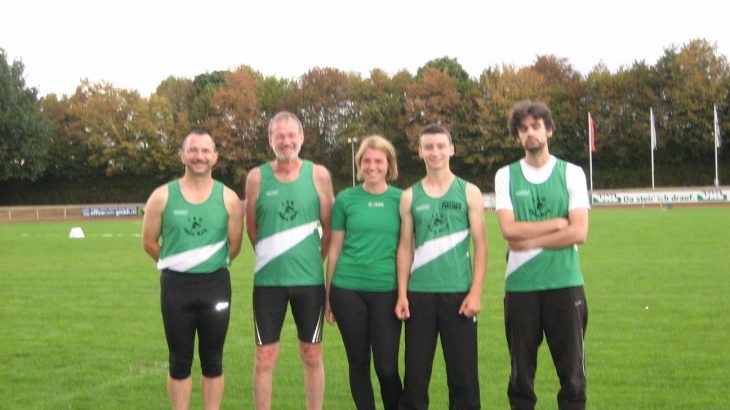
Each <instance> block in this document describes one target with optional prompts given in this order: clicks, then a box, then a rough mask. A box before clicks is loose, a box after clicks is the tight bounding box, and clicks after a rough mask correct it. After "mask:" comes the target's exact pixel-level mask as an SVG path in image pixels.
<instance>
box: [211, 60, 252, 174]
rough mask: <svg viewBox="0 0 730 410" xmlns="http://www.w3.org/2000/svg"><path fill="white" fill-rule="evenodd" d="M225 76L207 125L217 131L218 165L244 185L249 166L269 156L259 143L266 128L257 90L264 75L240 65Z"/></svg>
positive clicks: (214, 133) (212, 102)
mask: <svg viewBox="0 0 730 410" xmlns="http://www.w3.org/2000/svg"><path fill="white" fill-rule="evenodd" d="M225 79H226V84H225V86H221V87H219V88H218V89H217V90H216V91H215V92H214V93H213V95H212V96H211V98H210V108H209V112H210V115H209V116H208V118H207V120H206V124H205V128H206V129H207V130H208V131H209V132H210V133H211V135H215V139H216V142H217V144H218V147H219V148H218V150H219V153H220V154H219V155H220V157H219V160H218V166H219V168H220V169H221V170H222V172H223V174H228V175H231V176H232V177H233V181H234V182H235V183H236V184H237V185H242V184H243V181H244V179H245V177H246V170H247V169H249V168H251V167H253V166H255V165H257V164H258V163H259V162H261V160H262V159H264V158H266V156H263V155H262V154H264V153H263V152H261V150H260V148H261V146H260V145H259V144H257V143H258V142H259V141H260V140H261V139H262V138H261V134H260V133H261V130H262V129H263V125H262V122H263V118H261V116H260V115H259V111H258V107H259V102H258V94H257V89H258V88H259V84H260V82H261V75H260V74H259V73H257V72H255V71H253V70H252V69H251V68H250V67H241V68H239V69H237V70H236V71H233V72H230V73H227V74H226V76H225Z"/></svg>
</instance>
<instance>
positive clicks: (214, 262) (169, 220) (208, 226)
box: [157, 180, 229, 273]
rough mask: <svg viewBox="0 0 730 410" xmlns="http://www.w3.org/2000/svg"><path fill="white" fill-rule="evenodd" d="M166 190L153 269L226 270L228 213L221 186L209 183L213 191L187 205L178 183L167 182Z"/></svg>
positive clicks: (190, 271) (208, 271)
mask: <svg viewBox="0 0 730 410" xmlns="http://www.w3.org/2000/svg"><path fill="white" fill-rule="evenodd" d="M167 191H168V194H167V204H166V205H165V210H164V212H163V214H162V247H161V249H160V259H159V260H158V261H157V269H159V270H163V269H171V270H174V271H178V272H185V273H210V272H215V271H216V270H218V269H221V268H225V267H228V262H229V250H228V211H227V210H226V205H225V202H224V200H223V184H222V183H221V182H220V181H213V191H212V192H211V194H210V196H209V197H208V199H206V200H205V202H203V203H201V204H191V203H190V202H188V201H187V200H186V199H185V197H183V195H182V192H181V191H180V182H179V181H178V180H175V181H171V182H169V183H168V184H167Z"/></svg>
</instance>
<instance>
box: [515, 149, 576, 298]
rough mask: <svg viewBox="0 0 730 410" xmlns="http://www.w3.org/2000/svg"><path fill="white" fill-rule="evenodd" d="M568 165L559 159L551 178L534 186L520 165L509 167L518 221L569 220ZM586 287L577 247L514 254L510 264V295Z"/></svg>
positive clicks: (517, 163) (516, 163)
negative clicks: (566, 172)
mask: <svg viewBox="0 0 730 410" xmlns="http://www.w3.org/2000/svg"><path fill="white" fill-rule="evenodd" d="M565 169H566V162H565V161H563V160H560V159H559V160H557V162H556V163H555V167H554V168H553V171H552V173H551V174H550V176H549V177H548V179H547V180H546V181H545V182H543V183H541V184H532V183H530V182H529V181H528V180H527V179H526V178H525V176H524V175H523V174H522V168H521V167H520V163H519V161H518V162H515V163H513V164H510V165H509V190H510V198H511V200H512V206H513V209H514V214H515V221H528V222H536V221H543V220H547V219H553V218H567V217H568V199H569V198H568V188H567V183H566V179H565ZM581 285H583V275H582V273H581V270H580V259H579V256H578V250H577V247H576V246H574V245H571V246H568V247H565V248H555V249H553V248H550V249H548V248H545V249H536V250H530V251H526V252H510V254H509V259H508V262H507V280H506V282H505V290H506V291H508V292H530V291H539V290H547V289H560V288H567V287H573V286H581Z"/></svg>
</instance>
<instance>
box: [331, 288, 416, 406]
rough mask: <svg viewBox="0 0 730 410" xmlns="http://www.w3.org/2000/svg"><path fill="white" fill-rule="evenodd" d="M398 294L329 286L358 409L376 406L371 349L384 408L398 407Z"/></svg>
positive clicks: (399, 330) (399, 380) (399, 383)
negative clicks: (371, 371)
mask: <svg viewBox="0 0 730 410" xmlns="http://www.w3.org/2000/svg"><path fill="white" fill-rule="evenodd" d="M396 298H397V294H396V292H395V291H389V292H366V291H355V290H348V289H343V288H338V287H336V286H332V289H331V291H330V305H331V307H332V313H334V315H335V318H336V319H337V326H338V327H339V328H340V333H341V334H342V341H343V342H344V344H345V351H346V352H347V361H348V363H349V365H350V390H351V392H352V398H353V400H354V401H355V405H356V406H357V408H358V409H359V410H363V409H375V398H374V394H373V386H372V384H371V383H370V350H371V349H372V352H373V362H374V365H375V373H376V374H377V375H378V380H379V382H380V395H381V397H382V399H383V408H384V409H385V410H388V409H397V408H398V400H399V399H400V394H401V391H402V390H403V387H402V384H401V379H400V374H399V373H398V349H399V347H400V333H401V322H400V320H398V318H397V317H396V316H395V311H394V309H395V302H396Z"/></svg>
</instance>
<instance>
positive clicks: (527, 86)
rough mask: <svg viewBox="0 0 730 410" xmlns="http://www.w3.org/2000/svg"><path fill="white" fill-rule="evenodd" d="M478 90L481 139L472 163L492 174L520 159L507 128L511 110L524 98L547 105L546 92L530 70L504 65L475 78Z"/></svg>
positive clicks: (547, 90) (535, 72)
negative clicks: (479, 95) (545, 102)
mask: <svg viewBox="0 0 730 410" xmlns="http://www.w3.org/2000/svg"><path fill="white" fill-rule="evenodd" d="M479 90H480V93H481V97H482V100H483V103H481V104H480V107H479V108H480V110H479V111H478V119H479V124H480V126H481V132H482V133H483V136H484V139H483V140H482V141H481V143H480V144H479V145H477V146H478V147H479V148H478V152H479V153H480V154H481V155H478V156H477V157H475V158H473V163H475V164H481V165H483V166H485V167H487V168H488V169H491V170H495V169H498V168H499V167H501V166H503V165H506V164H507V163H509V162H512V161H514V160H516V159H518V158H520V157H521V156H522V152H521V151H520V150H519V144H518V143H517V142H516V141H515V139H514V137H512V136H511V135H510V134H509V129H508V128H507V117H508V115H509V112H510V110H511V109H512V106H513V105H514V104H515V103H516V102H517V101H520V100H524V99H527V98H529V99H536V100H541V101H548V98H547V97H548V93H549V89H548V87H547V85H546V84H545V79H544V77H543V76H542V75H541V74H540V73H538V72H537V71H535V70H534V69H533V68H522V69H519V70H518V69H517V68H515V67H514V66H511V65H504V66H502V67H494V68H490V69H487V70H484V72H483V73H482V75H481V77H480V78H479ZM548 103H549V101H548Z"/></svg>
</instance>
